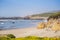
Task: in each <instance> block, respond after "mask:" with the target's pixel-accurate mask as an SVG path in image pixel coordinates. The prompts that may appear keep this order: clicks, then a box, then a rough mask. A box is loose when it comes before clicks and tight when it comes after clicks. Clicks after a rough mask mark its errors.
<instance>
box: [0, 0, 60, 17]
mask: <svg viewBox="0 0 60 40" xmlns="http://www.w3.org/2000/svg"><path fill="white" fill-rule="evenodd" d="M57 10H60V0H0V17H14V16H22V17H23V16H27V15H32V14H39V13H44V12H50V11H57Z"/></svg>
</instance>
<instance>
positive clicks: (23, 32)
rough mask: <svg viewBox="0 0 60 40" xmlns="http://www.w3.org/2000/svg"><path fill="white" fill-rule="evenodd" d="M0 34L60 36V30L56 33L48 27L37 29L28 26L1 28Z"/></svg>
mask: <svg viewBox="0 0 60 40" xmlns="http://www.w3.org/2000/svg"><path fill="white" fill-rule="evenodd" d="M0 34H13V35H15V36H16V37H17V38H18V37H25V36H39V37H55V36H60V31H57V32H56V33H55V32H54V31H52V30H50V29H47V28H45V29H37V28H36V27H29V28H19V29H11V30H1V31H0Z"/></svg>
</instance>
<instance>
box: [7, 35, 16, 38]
mask: <svg viewBox="0 0 60 40" xmlns="http://www.w3.org/2000/svg"><path fill="white" fill-rule="evenodd" d="M7 37H9V38H16V37H15V36H14V35H13V34H8V35H7Z"/></svg>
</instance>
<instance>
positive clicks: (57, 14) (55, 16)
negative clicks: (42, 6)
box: [48, 12, 60, 20]
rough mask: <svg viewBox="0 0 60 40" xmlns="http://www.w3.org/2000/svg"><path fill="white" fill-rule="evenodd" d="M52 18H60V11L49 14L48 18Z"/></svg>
mask: <svg viewBox="0 0 60 40" xmlns="http://www.w3.org/2000/svg"><path fill="white" fill-rule="evenodd" d="M51 18H52V19H58V18H60V12H57V13H55V14H53V15H51V16H49V18H48V20H49V19H51Z"/></svg>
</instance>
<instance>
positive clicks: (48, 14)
mask: <svg viewBox="0 0 60 40" xmlns="http://www.w3.org/2000/svg"><path fill="white" fill-rule="evenodd" d="M58 12H60V11H58ZM58 12H47V13H40V14H34V15H31V16H32V17H36V16H39V17H48V16H50V15H53V14H56V13H58Z"/></svg>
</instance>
